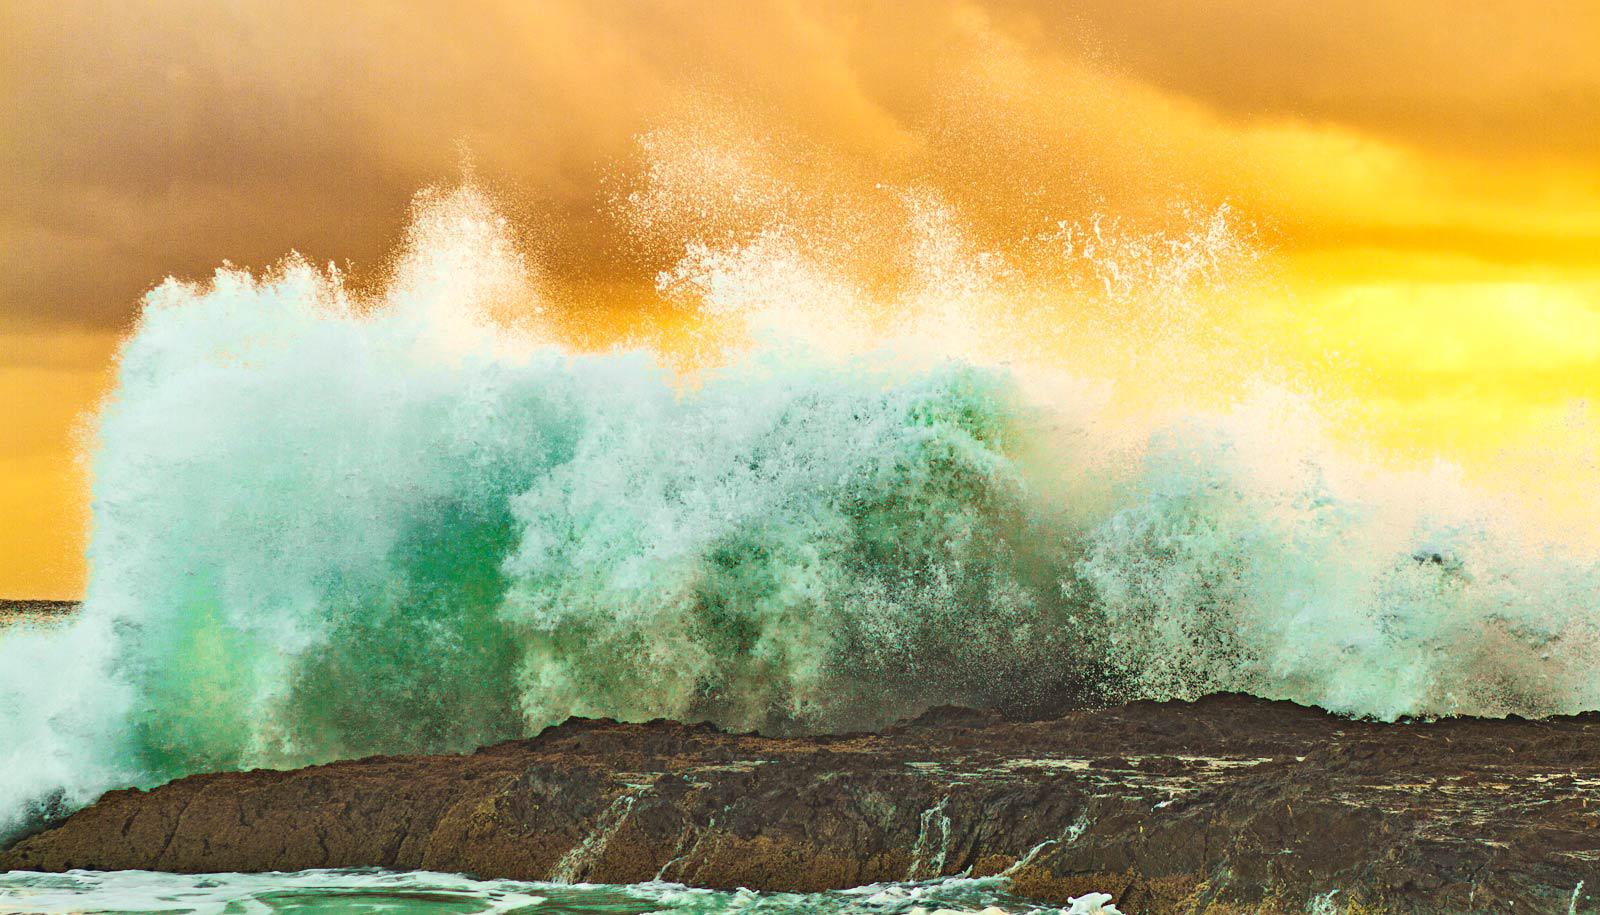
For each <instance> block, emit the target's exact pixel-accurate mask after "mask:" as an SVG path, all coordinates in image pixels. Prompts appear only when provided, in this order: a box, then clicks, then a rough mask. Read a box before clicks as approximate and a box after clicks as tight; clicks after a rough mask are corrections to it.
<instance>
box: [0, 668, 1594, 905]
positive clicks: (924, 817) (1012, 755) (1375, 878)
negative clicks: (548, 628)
mask: <svg viewBox="0 0 1600 915" xmlns="http://www.w3.org/2000/svg"><path fill="white" fill-rule="evenodd" d="M374 865H375V866H381V867H390V868H408V869H409V868H425V869H429V870H436V871H460V872H466V873H472V874H476V875H479V876H483V877H509V878H520V879H550V878H557V879H563V880H572V881H578V880H584V881H591V882H607V883H631V882H635V881H642V880H650V879H654V878H658V877H659V878H663V879H667V880H674V881H681V882H684V883H689V884H696V885H701V886H709V887H721V888H731V887H738V886H745V887H751V888H755V889H763V890H797V891H815V890H822V889H830V888H842V887H848V886H856V885H860V884H866V883H872V882H876V881H889V880H905V879H924V878H932V877H936V876H940V875H948V874H956V873H960V872H963V871H969V872H971V873H973V874H976V875H986V874H995V873H1005V874H1007V875H1009V876H1010V877H1011V878H1012V880H1013V882H1014V887H1015V889H1016V891H1017V892H1019V893H1021V894H1024V895H1029V896H1034V897H1038V898H1040V899H1044V900H1050V901H1054V902H1061V903H1064V902H1065V901H1066V900H1067V899H1069V898H1070V897H1074V896H1079V897H1081V896H1083V895H1085V894H1087V893H1090V892H1096V891H1103V892H1107V893H1110V894H1112V896H1113V897H1114V898H1115V899H1116V903H1117V905H1118V906H1119V907H1120V908H1121V910H1122V911H1124V912H1130V913H1143V915H1157V913H1165V912H1231V911H1236V910H1237V909H1238V908H1239V907H1241V906H1248V907H1251V908H1252V909H1266V910H1269V911H1270V910H1274V909H1276V910H1281V911H1286V912H1290V911H1292V912H1302V911H1306V910H1307V909H1308V907H1317V906H1322V907H1323V910H1336V911H1343V910H1344V909H1345V908H1346V906H1347V905H1349V904H1351V903H1355V904H1358V905H1361V906H1366V907H1369V908H1370V909H1375V910H1379V911H1389V910H1392V911H1403V912H1405V911H1429V912H1435V911H1440V910H1448V911H1453V910H1466V909H1469V908H1470V909H1489V908H1499V909H1502V910H1503V909H1504V908H1505V907H1506V905H1507V904H1508V903H1515V904H1516V905H1517V908H1518V910H1519V911H1521V910H1529V909H1531V910H1534V911H1553V912H1566V911H1568V910H1569V908H1573V909H1575V910H1576V911H1580V912H1581V911H1594V910H1595V906H1596V905H1600V714H1593V713H1591V714H1588V715H1582V716H1577V717H1570V718H1555V719H1548V720H1544V721H1521V720H1515V719H1513V720H1507V721H1489V720H1478V719H1454V720H1445V721H1439V722H1433V723H1401V724H1377V723H1371V722H1360V721H1351V720H1347V719H1343V718H1338V717H1335V716H1331V715H1328V714H1325V713H1322V712H1319V711H1316V710H1312V709H1306V708H1301V707H1299V706H1295V705H1292V704H1289V703H1282V702H1267V701H1262V700H1258V699H1251V698H1247V697H1242V696H1215V697H1211V698H1208V699H1204V700H1201V701H1199V702H1196V703H1181V702H1174V703H1164V704H1157V703H1135V704H1132V705H1128V706H1124V707H1120V708H1111V709H1101V710H1090V711H1076V712H1072V713H1069V714H1066V715H1064V716H1062V717H1059V718H1054V719H1051V720H1038V721H1012V720H1006V719H1004V718H1002V717H1000V716H998V715H995V714H991V713H985V712H974V711H970V710H956V709H938V710H934V711H932V712H929V713H928V714H925V715H923V716H922V717H920V718H918V719H917V720H915V721H913V722H909V723H906V724H902V725H899V726H896V727H893V728H889V729H888V730H886V731H885V732H883V733H881V734H851V735H841V736H833V737H814V738H800V737H785V738H768V737H760V736H755V735H735V734H727V733H723V732H721V731H718V730H716V729H714V728H711V727H709V726H706V725H683V724H676V723H671V722H665V721H656V722H651V723H648V724H618V723H615V722H610V721H583V720H574V721H569V722H568V723H566V724H564V725H562V726H560V727H556V728H551V729H549V730H547V731H545V732H544V733H543V734H541V735H539V736H538V737H536V738H534V739H531V740H523V741H515V742H511V743H504V744H499V745H496V746H493V747H487V748H485V749H483V750H480V751H479V752H477V753H475V754H472V755H470V756H432V757H375V758H371V759H363V760H356V761H351V762H340V763H334V764H332V765H326V766H316V767H311V768H307V769H302V770H298V771H293V772H274V771H255V772H239V773H221V774H214V775H197V776H193V777H190V778H185V779H180V780H178V781H175V782H173V783H171V784H169V785H166V786H164V787H161V788H157V789H155V790H153V791H149V792H142V791H136V790H128V791H114V792H112V793H110V794H107V795H106V796H105V797H104V798H102V799H101V800H100V801H99V802H98V803H96V804H95V805H93V806H91V807H89V808H87V809H85V810H82V811H80V812H78V813H77V814H75V815H73V816H72V817H71V818H69V819H67V820H66V821H65V822H64V823H62V824H60V825H59V826H57V827H55V828H53V829H50V830H48V831H46V832H43V833H40V834H38V835H35V836H33V837H30V838H28V839H25V840H23V841H22V842H20V843H18V844H17V845H16V846H15V847H13V848H11V849H10V850H9V851H6V852H4V853H0V867H3V868H8V869H31V870H46V871H55V870H66V869H71V868H93V869H117V868H142V869H152V870H166V871H179V872H204V871H264V870H298V869H303V868H312V867H348V866H374ZM1580 881H1582V883H1583V888H1582V889H1580V888H1579V882H1580ZM1330 893H1331V894H1333V895H1332V896H1329V894H1330ZM1319 899H1325V900H1326V901H1327V903H1334V905H1331V906H1329V905H1327V904H1326V903H1324V902H1319Z"/></svg>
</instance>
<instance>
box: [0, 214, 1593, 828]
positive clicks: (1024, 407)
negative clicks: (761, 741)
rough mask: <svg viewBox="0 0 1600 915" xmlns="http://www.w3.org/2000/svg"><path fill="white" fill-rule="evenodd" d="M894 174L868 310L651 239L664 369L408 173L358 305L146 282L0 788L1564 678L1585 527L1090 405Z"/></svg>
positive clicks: (332, 297) (1242, 426)
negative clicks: (77, 550)
mask: <svg viewBox="0 0 1600 915" xmlns="http://www.w3.org/2000/svg"><path fill="white" fill-rule="evenodd" d="M670 203H671V201H670V200H667V201H665V202H663V200H662V199H655V198H651V197H650V196H649V195H648V194H645V195H636V196H635V197H633V198H632V199H630V200H629V201H628V206H630V207H632V208H634V210H636V211H638V212H643V213H646V214H647V215H651V216H652V217H662V213H661V208H663V207H667V206H669V204H670ZM895 206H897V207H900V208H901V210H902V212H904V213H906V214H909V215H908V216H907V225H908V226H909V228H907V229H906V231H907V232H908V233H909V234H908V236H907V237H908V238H909V241H908V242H907V244H906V245H905V248H906V250H907V251H909V252H910V253H909V254H908V255H907V256H908V258H909V261H908V266H906V267H905V276H906V277H909V279H905V281H904V282H903V283H902V284H901V285H900V287H898V288H899V289H900V292H898V293H896V296H897V297H895V298H894V299H893V301H891V302H890V303H889V305H888V307H884V308H881V309H879V310H877V311H874V309H873V307H872V306H873V302H869V301H868V300H871V299H872V297H873V295H874V293H873V292H872V290H873V289H875V288H877V287H873V286H871V285H870V284H862V283H857V282H855V281H854V280H853V279H852V274H851V270H850V269H849V268H848V265H841V264H840V263H837V262H830V261H829V260H828V259H827V258H826V257H823V256H821V255H819V253H818V251H819V250H821V249H822V247H824V246H823V245H821V244H820V243H819V242H818V240H817V239H816V238H814V237H811V236H808V235H806V234H805V233H802V232H798V231H796V230H794V229H793V228H792V227H789V226H786V225H783V224H778V223H774V224H771V225H767V226H764V227H763V228H762V229H761V231H759V232H756V233H752V234H749V235H746V236H743V237H740V238H737V239H735V240H733V241H727V242H726V243H722V244H711V243H709V242H706V241H703V240H699V241H695V242H693V243H691V244H687V245H685V246H684V247H683V248H682V249H681V250H682V257H681V258H680V259H679V260H678V262H677V263H676V265H675V266H674V267H672V268H671V269H670V270H667V271H664V272H663V274H662V278H661V283H660V286H661V289H662V292H663V295H664V296H665V297H666V298H668V299H669V300H670V299H674V298H677V299H687V300H692V303H693V304H695V305H697V306H700V307H703V308H704V309H705V313H707V314H709V315H710V318H711V319H717V320H722V321H723V322H724V324H723V325H719V327H720V328H721V329H720V330H718V331H717V333H718V334H720V335H721V336H720V337H718V339H719V340H722V341H724V343H719V344H718V346H717V347H716V357H715V358H714V359H710V360H706V361H705V362H703V363H702V364H699V365H697V366H695V367H694V369H693V370H692V371H690V370H685V369H684V367H683V366H682V365H678V364H675V363H674V362H673V360H672V359H671V358H667V357H665V356H663V355H661V354H660V353H658V352H655V351H653V350H652V349H651V348H649V347H643V346H641V347H635V348H631V349H629V348H622V349H618V350H615V351H612V352H605V353H589V352H581V351H578V350H576V349H573V348H571V347H568V346H563V345H561V344H560V343H558V342H556V340H557V338H558V335H557V334H554V333H553V332H551V331H550V330H549V324H548V323H547V322H548V321H549V320H550V319H551V315H552V313H553V312H554V311H555V305H556V303H553V302H551V301H549V299H548V296H547V294H546V292H545V291H544V290H543V289H541V287H540V283H539V280H538V277H537V271H536V270H534V269H533V268H532V267H531V266H530V264H529V263H528V262H527V260H526V259H525V257H524V255H523V254H522V253H520V252H519V250H518V248H517V246H516V245H515V244H514V243H513V241H512V239H511V236H510V234H509V231H508V229H507V227H506V224H505V222H504V220H502V219H500V218H499V217H498V216H497V215H496V213H495V211H494V209H493V207H492V206H491V204H490V202H489V201H488V200H487V198H485V197H484V196H483V195H482V194H481V193H479V192H477V191H475V190H473V189H471V188H463V189H458V190H455V191H451V192H435V193H431V194H425V195H423V196H422V197H421V198H419V202H418V204H417V213H416V218H415V221H414V225H413V228H412V230H411V233H410V235H409V236H408V239H407V242H406V245H405V249H404V251H403V252H402V253H401V254H400V255H399V257H398V259H397V262H396V264H395V266H394V269H393V273H392V276H391V278H390V280H389V282H388V284H387V287H386V290H385V291H384V292H382V293H381V294H378V295H376V296H362V295H357V294H356V293H354V292H352V291H351V290H350V288H349V287H348V284H347V282H346V281H345V279H344V277H343V276H342V275H341V274H340V273H339V272H338V271H337V270H334V269H332V268H328V269H321V268H318V267H315V266H313V265H312V264H310V263H308V262H307V261H305V260H304V259H301V258H298V257H291V258H290V259H288V260H286V261H285V262H284V263H283V264H281V265H280V266H278V267H277V268H276V269H274V270H272V271H270V272H268V273H266V274H264V275H259V276H258V275H252V274H250V273H248V272H246V271H243V270H238V269H233V268H225V269H222V270H220V271H218V272H217V274H216V275H215V277H214V278H213V279H212V280H211V281H209V282H207V283H203V284H190V283H182V282H178V281H170V280H169V281H168V282H167V283H165V284H164V285H162V286H160V287H159V288H157V289H156V290H154V291H153V292H152V293H150V295H149V297H148V299H147V301H146V304H145V308H144V311H143V315H142V317H141V319H140V322H139V325H138V327H137V329H136V331H135V332H134V334H133V335H132V337H131V338H130V339H129V340H128V341H127V343H126V345H125V347H124V349H123V352H122V354H121V358H120V368H119V371H120V375H119V386H118V388H117V391H116V393H115V394H114V396H113V397H112V398H111V399H110V400H109V401H108V402H107V403H106V404H105V406H104V409H103V411H102V415H101V417H100V424H99V429H98V446H97V452H96V454H95V456H94V459H93V475H94V492H95V500H94V527H93V546H92V550H91V557H90V558H91V567H92V573H91V581H90V586H89V592H88V595H87V600H86V603H85V605H84V608H83V611H82V614H81V617H80V618H79V619H78V620H76V621H75V622H74V623H73V624H72V625H70V626H68V627H63V628H61V629H55V630H49V631H44V630H40V631H17V632H14V633H10V634H6V635H3V636H0V683H3V686H4V689H0V733H4V734H5V735H6V741H7V743H6V746H4V747H3V748H0V772H3V773H4V774H3V775H0V821H8V822H9V824H10V826H11V827H15V826H16V825H17V824H18V823H20V822H21V821H22V820H23V819H25V818H26V817H28V816H34V817H38V816H49V815H53V814H54V813H57V812H59V811H61V810H64V809H68V808H70V807H72V806H74V805H77V804H81V803H83V802H85V801H87V800H88V799H91V798H92V797H93V795H94V794H95V793H97V792H98V791H100V790H103V789H105V788H106V787H108V786H112V785H117V784H127V783H139V784H148V783H153V782H158V781H161V780H164V779H166V778H169V777H173V776H177V775H181V774H185V773H190V772H195V771H200V770H211V769H222V768H240V767H249V766H262V765H266V766H290V765H298V764H305V763H310V762H316V761H323V760H328V759H333V758H338V757H348V756H357V755H362V754H368V753H375V752H431V751H452V750H466V749H470V748H472V747H475V746H478V745H480V744H484V743H488V742H492V741H495V740H501V739H506V738H511V737H516V736H521V735H527V734H531V733H534V732H537V731H538V730H539V729H540V728H542V727H544V726H546V725H549V724H552V723H556V722H559V721H561V720H563V719H565V718H566V717H568V716H570V715H587V716H613V717H618V718H623V719H644V718H651V717H656V716H671V717H675V718H684V719H710V720H713V721H716V722H718V723H719V724H722V725H726V726H729V727H735V728H761V729H766V730H793V731H804V730H824V729H829V730H831V729H840V728H855V727H870V726H877V725H882V724H884V723H886V722H888V721H891V720H893V719H896V718H898V717H902V716H906V715H910V714H914V713H916V712H918V711H919V710H921V709H923V708H926V707H928V706H930V705H933V704H937V703H960V704H967V705H979V706H987V707H997V708H1004V709H1009V710H1014V711H1018V712H1024V713H1025V712H1028V711H1030V710H1034V709H1039V708H1045V707H1051V706H1057V705H1059V704H1061V703H1066V702H1095V701H1114V700H1123V699H1131V698H1139V697H1149V698H1171V697H1193V696H1196V695H1199V694H1202V693H1205V692H1210V691H1214V690H1242V691H1247V692H1250V693H1254V694H1257V695H1261V696H1267V697H1274V698H1288V699H1294V700H1297V701H1300V702H1305V703H1315V704H1318V705H1322V706H1325V707H1327V708H1330V709H1333V710H1336V711H1340V712H1346V713H1351V714H1356V715H1367V716H1376V717H1381V718H1394V717H1398V716H1407V715H1447V714H1457V713H1471V714H1488V715H1504V714H1511V713H1516V714H1522V715H1544V714H1550V713H1558V712H1573V711H1578V710H1582V709H1589V708H1595V707H1600V675H1597V670H1600V668H1597V658H1596V645H1597V639H1596V635H1597V629H1600V600H1597V596H1600V563H1597V562H1596V559H1595V557H1594V556H1593V555H1591V554H1588V553H1585V552H1583V551H1581V550H1578V549H1576V548H1575V547H1571V546H1570V545H1564V544H1562V543H1561V542H1557V541H1552V540H1551V539H1550V538H1547V537H1546V538H1542V537H1541V536H1539V533H1538V530H1537V527H1536V526H1535V525H1532V524H1528V523H1522V522H1519V521H1517V520H1516V518H1515V516H1514V514H1513V513H1510V512H1507V511H1502V510H1501V509H1500V508H1498V507H1497V506H1498V504H1499V503H1497V502H1494V501H1493V500H1487V499H1484V498H1481V497H1479V496H1477V495H1474V493H1473V492H1472V491H1471V490H1470V488H1469V487H1467V486H1466V485H1465V484H1463V483H1461V482H1460V481H1459V480H1457V479H1455V478H1454V477H1453V476H1452V475H1451V474H1449V473H1448V472H1446V471H1444V470H1442V469H1440V468H1428V469H1424V470H1419V471H1413V472H1395V471H1385V470H1379V469H1376V468H1375V467H1373V466H1368V465H1367V464H1364V463H1362V462H1361V461H1358V460H1353V459H1347V458H1345V457H1341V452H1340V450H1339V449H1338V448H1336V447H1334V446H1332V445H1330V444H1328V443H1327V441H1326V439H1327V436H1326V435H1325V434H1324V430H1322V428H1321V424H1320V422H1319V420H1318V417H1317V412H1316V410H1315V409H1313V406H1312V404H1311V402H1310V401H1309V400H1308V399H1306V398H1304V397H1300V396H1298V395H1295V394H1293V393H1292V392H1291V391H1289V390H1287V389H1283V388H1274V387H1271V386H1262V387H1261V388H1259V389H1258V390H1257V391H1256V393H1254V394H1253V395H1251V396H1249V397H1246V398H1244V399H1242V400H1241V401H1240V402H1239V403H1238V404H1236V405H1234V406H1232V407H1229V408H1227V409H1224V410H1212V411H1191V412H1189V413H1187V414H1186V415H1182V416H1171V415H1168V416H1167V417H1166V418H1164V419H1162V420H1160V421H1159V422H1157V421H1153V420H1149V419H1148V416H1146V418H1145V419H1141V420H1133V419H1128V418H1127V417H1125V416H1124V417H1122V418H1120V419H1119V418H1118V417H1117V416H1116V415H1114V411H1111V410H1109V409H1108V408H1107V407H1106V406H1105V403H1106V400H1105V397H1104V395H1103V388H1104V385H1103V384H1100V383H1095V382H1092V381H1085V380H1083V378H1082V377H1079V376H1077V375H1074V374H1073V371H1072V369H1073V367H1072V366H1070V365H1068V366H1065V367H1063V366H1061V365H1059V364H1049V360H1048V359H1046V358H1045V357H1043V356H1041V355H1039V352H1038V351H1037V350H1035V349H1030V348H1029V345H1028V344H1027V342H1026V341H1025V340H1023V339H1022V338H1024V337H1031V338H1034V339H1036V338H1037V335H1036V334H1034V333H1032V332H1031V331H1030V332H1026V333H1020V334H1017V335H1013V336H1011V337H1006V336H1004V335H1001V334H999V333H998V332H991V331H992V329H993V328H996V327H999V328H1005V327H1013V328H1014V327H1017V326H1019V325H1017V324H1015V323H1014V322H1012V320H1011V317H1008V316H1015V315H1016V314H1017V312H1018V311H1019V310H1025V307H1026V306H1027V304H1028V303H1027V298H1026V295H1025V294H1023V293H1019V292H1018V291H1017V282H1018V281H1017V279H1016V276H1015V275H1014V274H1015V271H1014V270H1013V269H1012V267H1010V266H1008V265H1007V264H1006V263H1004V262H1003V259H1002V258H999V257H996V256H991V255H985V254H983V253H982V252H975V251H974V250H973V249H972V246H971V245H970V244H969V243H968V242H966V241H964V240H963V239H962V238H961V237H960V235H959V233H957V232H956V230H955V229H954V228H953V225H954V223H953V222H952V217H951V215H950V213H949V212H948V211H947V210H944V209H941V208H940V206H939V205H938V203H937V202H936V201H929V200H927V199H924V198H921V197H918V196H917V195H915V194H906V195H904V196H902V197H900V198H898V199H897V201H896V203H895ZM652 207H654V208H655V209H654V210H652ZM1227 218H1228V216H1227V214H1226V211H1218V212H1217V213H1206V214H1201V216H1200V217H1197V221H1196V222H1195V223H1194V225H1193V227H1192V229H1191V231H1189V232H1188V233H1187V234H1182V235H1178V236H1172V237H1163V238H1155V239H1153V238H1152V237H1149V236H1147V237H1144V238H1143V239H1142V240H1137V243H1134V242H1130V241H1128V240H1127V239H1122V240H1120V241H1118V240H1117V239H1115V238H1113V237H1112V233H1111V231H1110V229H1109V227H1108V226H1106V225H1102V224H1100V223H1094V224H1086V225H1085V226H1073V227H1066V226H1063V227H1062V229H1061V231H1060V232H1057V233H1054V234H1052V235H1051V236H1049V238H1048V239H1046V241H1047V242H1048V243H1049V244H1051V245H1055V246H1056V247H1057V249H1058V251H1061V252H1065V253H1064V254H1063V255H1062V256H1063V257H1065V258H1067V260H1066V261H1064V262H1063V263H1066V264H1067V266H1065V267H1062V268H1061V276H1062V277H1064V279H1063V280H1062V282H1063V283H1064V284H1065V285H1068V286H1070V285H1072V284H1073V283H1078V284H1079V288H1087V289H1088V290H1089V293H1092V294H1093V295H1095V296H1098V297H1099V299H1098V301H1100V302H1101V303H1102V304H1104V303H1105V302H1107V301H1110V302H1113V303H1119V302H1120V304H1122V305H1125V306H1128V307H1134V305H1137V306H1138V307H1141V308H1147V309H1156V310H1158V311H1161V312H1162V314H1169V313H1170V312H1171V310H1172V303H1173V301H1174V300H1175V299H1179V298H1182V297H1183V296H1185V295H1187V294H1188V290H1189V289H1190V288H1191V287H1193V286H1196V285H1209V284H1215V283H1219V282H1222V281H1223V277H1222V272H1223V271H1224V268H1225V267H1226V266H1227V264H1228V263H1232V262H1235V261H1237V260H1238V259H1239V258H1240V257H1241V256H1243V255H1244V254H1246V253H1248V248H1249V246H1248V245H1247V244H1245V243H1243V242H1242V241H1241V240H1240V238H1239V236H1238V235H1237V234H1236V233H1235V232H1233V231H1231V230H1230V229H1229V227H1228V224H1227V221H1226V220H1227ZM659 221H660V220H659V218H657V219H656V222H654V223H652V225H659ZM641 222H643V221H642V220H641ZM647 228H648V227H647ZM824 241H827V239H824ZM1072 258H1076V260H1075V261H1073V260H1072ZM1119 258H1120V260H1119ZM1084 284H1087V285H1086V287H1085V286H1084ZM1135 300H1137V301H1135ZM874 301H876V300H874ZM1130 303H1131V304H1130ZM877 304H882V303H881V302H878V303H877ZM1008 309H1009V310H1008ZM507 313H510V314H514V315H519V316H522V317H523V318H524V319H525V320H522V321H521V322H509V323H508V322H507V321H506V320H504V319H503V316H504V315H505V314H507ZM497 316H499V317H498V318H497ZM708 320H709V319H708ZM1017 320H1018V321H1020V320H1022V319H1021V318H1018V319H1017ZM1174 320H1176V319H1174ZM708 326H709V325H708ZM1172 326H1173V325H1172V323H1171V322H1164V323H1163V327H1167V328H1170V327H1172ZM730 327H731V328H732V329H731V330H729V328H730ZM708 334H709V332H708ZM728 341H731V342H728ZM1152 341H1153V342H1152V343H1151V344H1150V345H1151V346H1155V347H1159V346H1172V347H1177V346H1179V343H1177V342H1174V341H1173V340H1172V338H1171V337H1170V336H1164V337H1154V338H1152ZM1156 355H1157V359H1159V354H1156ZM1167 355H1168V357H1169V358H1171V357H1173V354H1172V353H1170V352H1169V353H1168V354H1167ZM1134 357H1135V358H1134V362H1133V363H1130V364H1138V365H1144V366H1146V367H1148V366H1152V365H1156V364H1158V362H1157V361H1152V358H1151V354H1150V353H1148V352H1145V353H1135V354H1134ZM1141 359H1142V360H1144V361H1142V362H1141V361H1139V360H1141ZM8 818H9V819H8Z"/></svg>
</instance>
